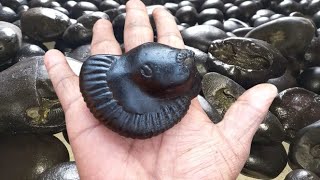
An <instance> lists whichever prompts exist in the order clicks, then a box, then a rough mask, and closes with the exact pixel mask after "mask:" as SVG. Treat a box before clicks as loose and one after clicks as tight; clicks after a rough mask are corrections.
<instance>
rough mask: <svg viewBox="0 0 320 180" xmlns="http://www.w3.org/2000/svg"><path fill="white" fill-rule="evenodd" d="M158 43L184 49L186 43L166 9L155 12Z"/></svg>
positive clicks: (158, 9)
mask: <svg viewBox="0 0 320 180" xmlns="http://www.w3.org/2000/svg"><path fill="white" fill-rule="evenodd" d="M153 17H154V21H155V23H156V28H157V33H158V34H157V38H158V43H161V44H165V45H168V46H172V47H175V48H179V49H184V42H183V39H182V36H181V34H180V31H179V29H178V26H177V24H176V21H175V19H174V17H173V16H172V15H171V14H170V13H169V12H168V11H167V10H165V9H164V8H157V9H155V10H154V11H153Z"/></svg>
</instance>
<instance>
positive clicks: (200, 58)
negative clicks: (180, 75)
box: [185, 46, 209, 77]
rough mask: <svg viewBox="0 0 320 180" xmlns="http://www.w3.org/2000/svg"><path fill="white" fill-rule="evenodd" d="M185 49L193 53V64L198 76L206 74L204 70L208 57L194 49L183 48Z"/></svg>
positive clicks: (205, 69)
mask: <svg viewBox="0 0 320 180" xmlns="http://www.w3.org/2000/svg"><path fill="white" fill-rule="evenodd" d="M185 48H186V49H189V50H191V51H193V52H194V62H195V65H196V67H197V70H198V72H199V74H200V76H201V77H202V76H203V75H205V74H206V73H207V72H208V71H207V68H206V62H207V60H208V58H209V55H208V54H207V53H205V52H203V51H201V50H199V49H197V48H194V47H190V46H185Z"/></svg>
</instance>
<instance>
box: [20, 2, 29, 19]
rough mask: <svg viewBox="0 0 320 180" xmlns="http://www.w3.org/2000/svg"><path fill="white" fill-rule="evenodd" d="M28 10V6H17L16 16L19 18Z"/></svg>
mask: <svg viewBox="0 0 320 180" xmlns="http://www.w3.org/2000/svg"><path fill="white" fill-rule="evenodd" d="M28 9H29V6H27V5H22V6H19V8H18V9H17V14H18V16H19V18H20V17H21V15H22V13H23V12H26V11H28Z"/></svg>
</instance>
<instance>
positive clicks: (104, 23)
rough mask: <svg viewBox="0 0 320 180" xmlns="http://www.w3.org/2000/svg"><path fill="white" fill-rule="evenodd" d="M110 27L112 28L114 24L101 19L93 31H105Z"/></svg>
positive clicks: (95, 24)
mask: <svg viewBox="0 0 320 180" xmlns="http://www.w3.org/2000/svg"><path fill="white" fill-rule="evenodd" d="M109 26H112V24H111V22H110V21H109V20H108V19H99V20H98V21H97V22H96V23H94V25H93V31H97V30H103V29H105V28H106V27H109Z"/></svg>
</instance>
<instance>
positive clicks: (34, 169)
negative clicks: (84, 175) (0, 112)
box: [0, 134, 69, 180]
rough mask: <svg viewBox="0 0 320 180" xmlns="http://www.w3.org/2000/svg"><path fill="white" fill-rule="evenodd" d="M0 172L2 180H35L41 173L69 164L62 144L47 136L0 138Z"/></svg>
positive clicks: (31, 135) (29, 135) (66, 152)
mask: <svg viewBox="0 0 320 180" xmlns="http://www.w3.org/2000/svg"><path fill="white" fill-rule="evenodd" d="M0 141H1V144H0V154H1V159H2V161H0V166H1V169H0V173H1V178H3V179H30V180H31V179H32V180H34V179H37V178H38V177H39V175H40V174H41V173H42V172H44V171H45V170H47V169H49V168H51V167H53V166H55V165H57V164H59V163H63V162H67V161H69V153H68V150H67V148H66V147H65V146H64V144H63V143H62V142H61V141H60V140H59V139H58V138H56V137H54V136H50V135H45V134H41V135H33V134H20V135H3V134H2V135H1V136H0Z"/></svg>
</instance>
